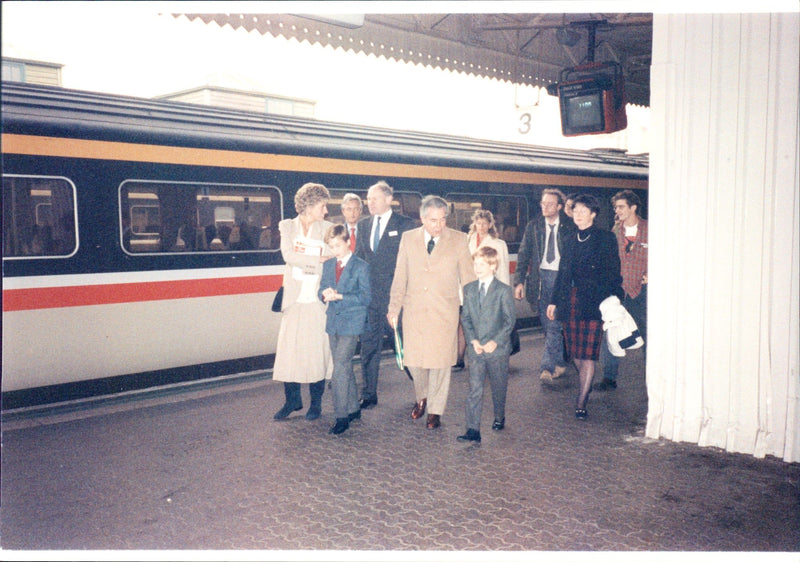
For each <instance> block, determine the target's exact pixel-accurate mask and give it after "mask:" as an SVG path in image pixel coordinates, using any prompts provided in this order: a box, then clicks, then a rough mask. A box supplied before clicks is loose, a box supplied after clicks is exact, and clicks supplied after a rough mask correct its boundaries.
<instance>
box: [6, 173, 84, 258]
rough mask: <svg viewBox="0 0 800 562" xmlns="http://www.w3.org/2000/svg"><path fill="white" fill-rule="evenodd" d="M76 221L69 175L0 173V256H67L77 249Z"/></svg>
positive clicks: (73, 194) (73, 195)
mask: <svg viewBox="0 0 800 562" xmlns="http://www.w3.org/2000/svg"><path fill="white" fill-rule="evenodd" d="M76 224H77V223H76V220H75V185H74V184H73V183H72V182H71V181H69V180H68V179H66V178H57V177H42V176H17V175H10V174H9V175H4V176H3V258H23V257H25V258H27V257H67V256H70V255H72V254H74V253H75V252H76V250H77V249H78V232H77V226H76Z"/></svg>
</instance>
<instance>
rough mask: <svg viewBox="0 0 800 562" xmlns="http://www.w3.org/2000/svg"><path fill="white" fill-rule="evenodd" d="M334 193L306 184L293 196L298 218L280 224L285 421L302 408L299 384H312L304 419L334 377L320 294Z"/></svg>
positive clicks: (313, 413) (279, 371)
mask: <svg viewBox="0 0 800 562" xmlns="http://www.w3.org/2000/svg"><path fill="white" fill-rule="evenodd" d="M329 200H330V193H329V192H328V190H327V189H326V188H325V186H324V185H322V184H318V183H307V184H305V185H303V187H301V188H300V189H299V190H298V191H297V194H296V195H295V196H294V206H295V210H296V211H297V216H296V217H295V218H293V219H285V220H282V221H281V222H280V223H279V224H278V228H279V230H280V233H281V254H282V255H283V260H284V261H285V262H286V269H285V271H284V274H283V305H282V308H281V312H282V313H283V317H282V318H281V326H280V329H279V331H278V344H277V349H276V351H275V367H274V368H273V371H272V380H275V381H282V382H283V385H284V393H285V395H286V403H285V404H284V405H283V407H282V408H281V409H280V410H279V411H278V412H277V413H276V414H275V416H274V418H275V419H276V420H282V419H284V418H286V417H287V416H289V414H291V413H292V412H295V411H297V410H301V409H302V408H303V401H302V399H301V397H300V384H302V383H308V384H309V391H310V394H311V405H310V406H309V408H308V411H307V412H306V419H308V420H315V419H317V418H319V416H320V414H321V412H322V394H323V393H324V392H325V380H326V379H329V378H331V373H332V372H333V360H332V358H331V350H330V344H329V342H328V337H327V335H326V333H325V320H326V316H325V308H326V306H325V304H323V303H322V302H321V301H320V300H319V298H318V297H317V291H318V290H319V282H320V276H321V275H322V264H323V262H325V261H326V260H328V259H330V258H331V257H332V254H331V252H330V249H329V248H328V247H327V245H326V244H325V242H324V241H323V237H324V235H325V232H327V230H328V228H330V227H331V226H333V223H330V222H328V221H326V220H325V215H327V214H328V208H327V204H328V201H329Z"/></svg>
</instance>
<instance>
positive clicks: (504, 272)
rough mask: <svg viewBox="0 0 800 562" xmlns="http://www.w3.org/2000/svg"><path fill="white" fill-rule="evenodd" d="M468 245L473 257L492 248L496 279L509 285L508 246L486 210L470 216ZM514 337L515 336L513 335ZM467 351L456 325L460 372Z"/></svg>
mask: <svg viewBox="0 0 800 562" xmlns="http://www.w3.org/2000/svg"><path fill="white" fill-rule="evenodd" d="M467 243H468V244H469V254H470V255H471V256H474V255H475V252H477V251H478V248H493V249H494V250H495V251H496V252H497V272H496V273H495V275H496V277H497V279H499V280H500V281H502V282H503V283H505V284H506V285H510V284H511V273H510V272H509V271H508V246H507V245H506V241H505V240H503V239H502V238H500V236H498V234H497V226H496V225H495V222H494V215H493V214H492V212H491V211H488V210H486V209H478V210H477V211H475V213H473V215H472V223H471V224H470V226H469V233H468V234H467ZM515 335H516V334H515ZM466 349H467V342H466V340H465V339H464V328H463V326H462V325H461V323H460V322H459V324H458V358H457V360H456V364H455V365H454V368H455V369H456V370H460V369H463V368H464V353H465V351H466Z"/></svg>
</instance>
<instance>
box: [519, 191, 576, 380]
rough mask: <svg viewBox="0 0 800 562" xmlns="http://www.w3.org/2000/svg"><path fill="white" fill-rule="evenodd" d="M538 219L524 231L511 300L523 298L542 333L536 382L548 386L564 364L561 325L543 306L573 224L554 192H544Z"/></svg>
mask: <svg viewBox="0 0 800 562" xmlns="http://www.w3.org/2000/svg"><path fill="white" fill-rule="evenodd" d="M540 205H541V208H542V216H540V217H537V218H535V219H531V221H530V222H529V223H528V225H527V226H526V227H525V234H524V235H523V236H522V243H521V244H520V247H519V252H518V254H517V270H516V272H515V274H514V277H515V279H514V281H513V283H514V296H515V297H516V298H517V299H518V300H522V299H523V298H525V297H527V299H528V303H530V305H531V308H532V309H533V310H534V311H538V312H539V322H541V325H542V331H544V353H543V354H542V364H541V369H540V373H541V374H540V376H539V378H540V379H541V381H542V382H543V383H549V382H552V380H553V379H555V378H558V377H560V376H561V375H562V374H564V371H566V370H567V363H566V361H564V342H563V339H562V336H561V322H559V321H558V320H549V319H548V318H547V314H546V312H547V305H548V304H549V303H550V297H551V296H552V294H553V288H554V287H555V285H556V276H557V275H558V268H559V263H560V262H561V256H562V255H563V252H564V240H566V238H567V236H568V235H570V234H571V233H573V232H575V225H574V223H573V222H572V221H571V220H570V219H569V218H567V217H566V215H564V213H563V209H564V194H563V193H562V192H561V191H560V190H558V189H551V188H548V189H545V190H544V191H543V192H542V200H541V203H540Z"/></svg>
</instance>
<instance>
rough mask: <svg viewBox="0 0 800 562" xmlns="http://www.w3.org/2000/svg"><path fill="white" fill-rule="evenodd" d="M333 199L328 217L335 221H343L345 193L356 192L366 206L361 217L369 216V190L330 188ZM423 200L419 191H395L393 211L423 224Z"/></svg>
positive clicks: (329, 205) (330, 202)
mask: <svg viewBox="0 0 800 562" xmlns="http://www.w3.org/2000/svg"><path fill="white" fill-rule="evenodd" d="M328 191H330V194H331V200H330V201H329V202H328V217H327V219H328V220H329V221H331V222H333V223H343V222H344V218H343V217H342V199H344V196H345V194H347V193H355V194H356V195H358V196H359V197H361V202H362V203H363V204H364V208H363V209H362V211H361V213H362V214H361V218H364V217H368V216H369V208H368V207H367V192H366V190H363V189H360V190H348V189H330V190H328ZM421 201H422V196H421V195H420V194H419V193H413V192H404V191H395V192H394V197H393V199H392V211H394V212H395V213H399V214H401V215H405V216H407V217H411V218H412V219H414V220H415V221H416V222H417V224H422V223H421V222H420V220H419V205H420V202H421Z"/></svg>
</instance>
